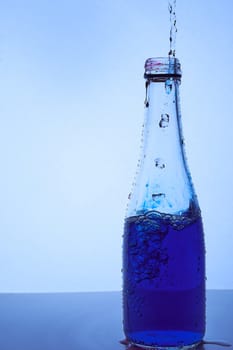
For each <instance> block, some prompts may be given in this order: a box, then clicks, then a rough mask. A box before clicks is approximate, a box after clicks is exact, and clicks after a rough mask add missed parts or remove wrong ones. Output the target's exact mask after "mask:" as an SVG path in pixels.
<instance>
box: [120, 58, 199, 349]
mask: <svg viewBox="0 0 233 350" xmlns="http://www.w3.org/2000/svg"><path fill="white" fill-rule="evenodd" d="M144 76H145V79H146V90H147V91H146V101H145V110H146V113H145V122H144V130H143V141H142V154H141V158H140V162H139V170H138V171H137V176H136V179H135V181H134V186H133V190H132V193H131V196H130V198H129V204H128V209H127V215H126V219H125V229H124V239H123V311H124V332H125V335H126V338H127V340H128V341H129V342H130V343H132V344H136V345H138V346H141V347H145V348H146V347H156V348H161V349H162V348H167V347H170V348H177V347H182V346H183V347H188V348H190V347H192V346H196V345H197V344H198V343H199V342H201V341H202V339H203V336H204V333H205V245H204V233H203V227H202V219H201V214H200V209H199V204H198V200H197V197H196V194H195V191H194V187H193V184H192V181H191V176H190V172H189V170H188V167H187V162H186V157H185V152H184V146H183V135H182V128H181V114H180V105H179V85H180V80H181V68H180V63H179V61H178V59H177V58H175V57H167V58H150V59H148V60H147V61H146V63H145V75H144Z"/></svg>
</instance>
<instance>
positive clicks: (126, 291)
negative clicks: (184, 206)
mask: <svg viewBox="0 0 233 350" xmlns="http://www.w3.org/2000/svg"><path fill="white" fill-rule="evenodd" d="M123 308H124V332H125V335H126V338H127V339H128V340H129V341H130V342H132V343H134V344H139V345H142V346H143V345H147V346H161V347H163V346H164V347H167V346H171V347H172V346H174V347H176V346H182V345H191V344H194V343H198V342H200V341H201V340H202V339H203V336H204V333H205V246H204V234H203V228H202V221H201V217H200V216H196V217H191V218H190V216H189V215H188V214H187V215H180V216H179V215H177V216H175V215H169V214H160V213H158V212H155V211H154V212H149V213H148V214H146V215H140V216H134V217H130V218H128V219H126V221H125V232H124V244H123Z"/></svg>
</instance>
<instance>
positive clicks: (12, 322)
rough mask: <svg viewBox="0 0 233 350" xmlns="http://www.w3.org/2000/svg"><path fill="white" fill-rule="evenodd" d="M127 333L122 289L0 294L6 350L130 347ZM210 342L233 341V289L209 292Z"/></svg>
mask: <svg viewBox="0 0 233 350" xmlns="http://www.w3.org/2000/svg"><path fill="white" fill-rule="evenodd" d="M123 338H124V335H123V332H122V301H121V293H120V292H100V293H50V294H0V350H21V349H22V350H74V349H75V350H125V348H126V346H124V345H122V344H120V343H119V341H120V340H122V339H123ZM205 341H207V342H214V343H215V342H221V341H222V342H226V343H229V344H233V291H232V290H218V291H217V290H210V291H207V331H206V336H205ZM131 349H132V348H131ZM201 349H205V350H207V349H208V350H214V349H219V350H221V349H223V350H224V347H223V346H221V345H217V344H204V345H202V346H201ZM225 349H233V346H229V347H228V348H227V347H226V348H225ZM132 350H133V349H132Z"/></svg>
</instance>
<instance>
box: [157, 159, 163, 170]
mask: <svg viewBox="0 0 233 350" xmlns="http://www.w3.org/2000/svg"><path fill="white" fill-rule="evenodd" d="M155 166H156V168H159V169H164V168H165V164H164V163H163V161H162V159H161V158H156V159H155Z"/></svg>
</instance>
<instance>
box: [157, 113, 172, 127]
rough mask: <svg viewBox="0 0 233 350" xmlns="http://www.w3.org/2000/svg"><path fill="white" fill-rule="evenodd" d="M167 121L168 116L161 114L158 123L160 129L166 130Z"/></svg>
mask: <svg viewBox="0 0 233 350" xmlns="http://www.w3.org/2000/svg"><path fill="white" fill-rule="evenodd" d="M169 119H170V117H169V114H167V113H163V114H161V119H160V122H159V126H160V128H167V127H168V125H169Z"/></svg>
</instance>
